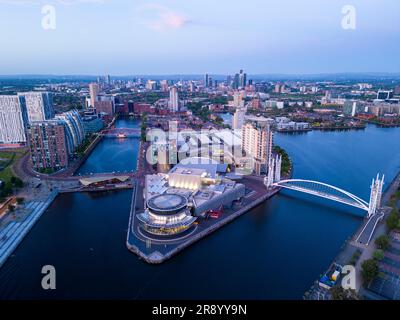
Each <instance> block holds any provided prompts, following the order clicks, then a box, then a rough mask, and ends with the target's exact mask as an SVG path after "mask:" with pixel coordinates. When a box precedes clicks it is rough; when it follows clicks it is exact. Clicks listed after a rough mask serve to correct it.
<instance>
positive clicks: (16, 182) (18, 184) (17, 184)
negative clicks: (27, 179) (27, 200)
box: [13, 177, 24, 188]
mask: <svg viewBox="0 0 400 320" xmlns="http://www.w3.org/2000/svg"><path fill="white" fill-rule="evenodd" d="M14 178H15V179H14V182H13V184H14V186H15V187H16V188H22V187H23V186H24V182H23V181H22V180H21V179H20V178H18V177H14Z"/></svg>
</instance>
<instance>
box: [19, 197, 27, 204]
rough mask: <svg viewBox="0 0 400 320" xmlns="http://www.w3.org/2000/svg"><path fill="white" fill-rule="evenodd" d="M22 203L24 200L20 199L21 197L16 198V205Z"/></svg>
mask: <svg viewBox="0 0 400 320" xmlns="http://www.w3.org/2000/svg"><path fill="white" fill-rule="evenodd" d="M24 201H25V199H24V198H22V197H19V198H17V203H18V204H23V203H24Z"/></svg>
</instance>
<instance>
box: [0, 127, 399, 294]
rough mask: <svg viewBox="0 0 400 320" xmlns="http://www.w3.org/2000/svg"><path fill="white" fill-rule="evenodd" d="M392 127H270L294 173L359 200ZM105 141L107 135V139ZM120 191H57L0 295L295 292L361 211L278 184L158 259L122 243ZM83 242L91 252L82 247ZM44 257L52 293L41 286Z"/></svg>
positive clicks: (393, 168) (382, 168)
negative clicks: (268, 195)
mask: <svg viewBox="0 0 400 320" xmlns="http://www.w3.org/2000/svg"><path fill="white" fill-rule="evenodd" d="M399 139H400V129H379V128H375V127H373V126H369V127H368V128H367V129H366V130H365V131H348V132H309V133H307V134H302V135H284V134H278V135H276V137H275V142H276V143H277V144H279V145H281V146H282V147H284V148H285V149H287V150H288V152H289V153H290V155H291V157H292V159H293V161H294V166H295V172H294V175H295V177H298V178H307V179H316V180H318V181H323V182H327V183H331V184H333V185H336V186H339V187H342V188H344V189H346V190H348V191H350V192H352V193H354V194H356V195H358V196H360V197H362V198H364V199H366V200H367V199H368V195H369V185H370V183H371V180H372V177H373V176H374V175H376V173H377V172H382V173H385V174H386V176H387V178H388V180H390V179H391V178H393V177H394V175H395V174H396V173H397V171H399V170H400V144H399V142H398V141H400V140H399ZM107 141H108V140H107ZM130 197H131V192H130V191H121V192H112V193H103V194H91V195H88V194H66V195H62V196H59V197H58V198H57V200H56V201H55V202H54V203H53V205H52V206H51V207H50V209H49V210H48V211H47V212H46V213H45V214H44V215H43V217H42V218H41V220H40V221H39V223H37V224H36V225H35V227H34V228H33V229H32V231H31V232H30V233H29V235H28V236H27V237H26V239H25V240H24V241H23V242H22V244H21V245H20V247H19V248H18V249H17V250H16V252H15V254H14V256H13V258H11V259H9V260H8V261H7V263H6V264H5V265H4V266H3V268H2V269H0V298H6V299H10V298H19V299H23V298H58V299H60V298H78V299H84V298H99V299H106V298H114V299H115V298H125V299H151V298H153V299H166V298H169V299H173V298H184V299H191V298H193V299H217V298H220V299H223V298H225V299H283V298H286V299H301V298H302V295H303V293H304V291H306V290H308V289H309V287H310V286H311V285H312V282H313V281H314V280H315V279H316V278H317V277H318V275H319V274H321V273H322V272H323V271H324V270H325V269H326V268H327V267H328V266H329V264H330V263H331V262H332V260H333V258H334V256H335V255H336V254H337V253H338V251H339V250H340V247H341V246H342V244H343V243H344V241H345V240H346V238H348V237H349V236H350V235H351V234H352V233H353V232H354V231H355V230H356V229H357V228H358V226H359V225H360V223H361V217H360V215H361V214H362V211H360V210H357V209H354V208H350V207H347V206H344V205H341V204H336V203H334V202H330V201H328V200H324V199H318V198H314V197H311V196H307V195H304V194H299V193H295V192H291V191H284V192H282V193H281V194H280V195H278V196H276V197H274V198H273V199H271V200H270V201H267V202H266V203H265V204H263V205H260V206H259V207H257V208H255V209H254V210H252V211H251V212H249V213H247V214H245V215H244V216H242V217H241V218H239V219H237V220H235V221H234V222H232V223H230V224H229V225H227V226H225V227H224V228H222V229H220V230H218V231H217V232H216V233H214V234H212V235H210V236H209V237H207V238H205V239H203V240H201V241H200V242H198V243H196V244H195V245H193V246H191V247H190V248H188V249H186V250H184V251H183V252H181V253H180V254H179V255H178V256H176V257H174V258H172V259H171V260H169V261H168V262H166V263H165V264H163V265H159V266H151V265H147V264H146V263H144V262H143V261H141V260H139V259H138V258H137V257H136V256H135V255H134V254H132V253H130V252H129V251H128V250H127V249H126V246H125V239H126V229H127V223H128V216H129V205H130ZM91 249H92V250H91ZM45 264H53V265H54V266H55V267H56V270H57V290H54V291H44V290H42V289H41V286H40V282H41V277H42V275H41V273H40V270H41V267H42V266H43V265H45Z"/></svg>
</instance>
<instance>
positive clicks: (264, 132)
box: [242, 117, 273, 175]
mask: <svg viewBox="0 0 400 320" xmlns="http://www.w3.org/2000/svg"><path fill="white" fill-rule="evenodd" d="M272 122H273V120H272V119H267V118H264V117H246V119H245V124H244V125H243V127H242V150H243V151H245V152H246V155H247V156H250V157H252V158H253V161H254V172H255V173H256V174H258V175H260V174H262V173H265V172H267V165H268V163H269V161H270V158H271V155H272V145H273V134H272V130H271V123H272Z"/></svg>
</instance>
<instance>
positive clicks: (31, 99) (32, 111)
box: [18, 92, 54, 123]
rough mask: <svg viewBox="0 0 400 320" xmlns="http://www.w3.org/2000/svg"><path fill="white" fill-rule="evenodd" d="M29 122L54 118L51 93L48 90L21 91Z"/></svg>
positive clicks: (19, 94)
mask: <svg viewBox="0 0 400 320" xmlns="http://www.w3.org/2000/svg"><path fill="white" fill-rule="evenodd" d="M18 96H23V97H24V98H25V104H26V110H27V114H28V121H29V123H31V122H33V121H44V120H49V119H52V118H54V107H53V95H52V94H51V93H50V92H23V93H18Z"/></svg>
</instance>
